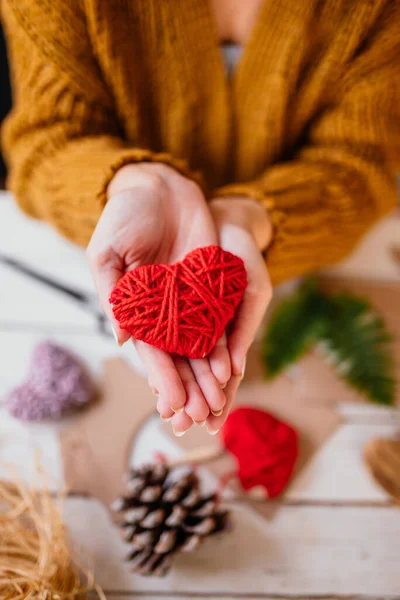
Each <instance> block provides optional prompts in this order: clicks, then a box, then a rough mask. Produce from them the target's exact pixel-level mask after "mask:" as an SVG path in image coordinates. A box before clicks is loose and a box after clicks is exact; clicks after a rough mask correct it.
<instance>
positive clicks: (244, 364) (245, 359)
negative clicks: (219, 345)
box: [240, 356, 247, 379]
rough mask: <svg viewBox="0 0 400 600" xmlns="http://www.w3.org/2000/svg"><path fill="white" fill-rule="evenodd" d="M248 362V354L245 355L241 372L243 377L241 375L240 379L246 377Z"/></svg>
mask: <svg viewBox="0 0 400 600" xmlns="http://www.w3.org/2000/svg"><path fill="white" fill-rule="evenodd" d="M246 363H247V356H245V357H244V361H243V367H242V374H241V377H240V379H243V377H244V374H245V372H246Z"/></svg>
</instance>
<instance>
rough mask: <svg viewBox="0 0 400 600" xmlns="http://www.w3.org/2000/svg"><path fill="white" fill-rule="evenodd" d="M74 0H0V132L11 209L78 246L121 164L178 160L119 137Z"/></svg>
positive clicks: (183, 168) (108, 95)
mask: <svg viewBox="0 0 400 600" xmlns="http://www.w3.org/2000/svg"><path fill="white" fill-rule="evenodd" d="M80 4H81V3H80V2H78V0H57V2H41V3H38V2H35V1H33V2H32V1H31V0H29V1H26V0H2V4H1V16H2V20H3V22H4V25H5V30H6V37H7V42H8V51H9V55H10V62H11V75H12V88H13V109H12V111H11V114H10V116H9V117H8V119H7V120H6V123H5V125H4V128H3V131H2V143H3V149H4V153H5V156H6V160H7V163H8V166H9V179H8V185H9V187H10V189H11V191H12V192H13V194H14V196H15V198H16V201H17V202H18V204H19V205H20V207H21V208H22V209H23V210H24V212H26V213H27V214H29V215H30V216H33V217H35V218H38V219H43V220H45V221H47V222H49V223H51V224H52V225H53V226H55V227H56V229H57V230H58V231H59V232H60V233H61V234H63V235H64V236H65V237H67V238H69V239H70V240H71V241H73V242H75V243H77V244H80V245H83V246H84V245H86V244H87V243H88V241H89V240H90V237H91V235H92V232H93V230H94V228H95V226H96V223H97V221H98V219H99V217H100V214H101V212H102V209H103V207H104V204H105V202H106V190H107V187H108V184H109V182H110V181H111V179H112V177H113V175H114V174H115V173H116V171H117V170H118V169H119V168H121V167H122V166H124V165H126V164H129V163H133V162H139V161H140V162H141V161H156V162H164V163H166V164H169V165H171V166H173V167H174V168H176V169H177V170H179V171H180V172H182V173H184V174H185V175H187V176H191V177H193V178H195V175H193V174H191V173H189V171H188V169H187V167H186V164H185V163H184V162H183V161H181V160H179V159H174V158H173V157H172V156H170V155H168V154H165V153H162V154H161V153H152V152H151V151H150V150H148V149H146V148H138V147H132V145H130V144H128V143H127V142H126V141H124V139H123V137H122V134H121V128H120V123H119V122H118V118H117V111H116V108H115V106H114V102H113V98H112V95H111V93H110V91H109V89H108V87H107V85H106V84H105V82H104V81H103V78H102V76H101V73H100V70H99V67H98V64H97V62H96V60H95V57H94V55H93V51H92V48H91V44H90V39H89V36H88V32H87V24H86V20H85V14H84V12H83V10H81V9H80Z"/></svg>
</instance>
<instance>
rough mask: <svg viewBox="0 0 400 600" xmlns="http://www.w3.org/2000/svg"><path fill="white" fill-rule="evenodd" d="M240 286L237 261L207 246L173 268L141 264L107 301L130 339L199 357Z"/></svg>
mask: <svg viewBox="0 0 400 600" xmlns="http://www.w3.org/2000/svg"><path fill="white" fill-rule="evenodd" d="M246 285H247V276H246V270H245V268H244V264H243V261H242V259H241V258H239V257H237V256H235V255H234V254H231V253H230V252H226V251H225V250H223V249H222V248H220V247H219V246H207V247H205V248H198V249H197V250H193V252H190V253H189V254H188V255H187V256H185V258H184V259H183V260H182V261H181V262H178V263H176V264H174V265H143V266H140V267H137V268H136V269H134V270H133V271H129V272H128V273H125V275H124V276H123V277H122V278H121V279H120V280H119V281H118V283H117V285H116V286H115V288H114V290H113V292H112V294H111V297H110V302H111V304H112V306H113V312H114V315H115V318H116V319H117V320H118V322H119V324H120V327H121V328H122V329H124V330H125V331H128V332H129V333H130V334H131V335H132V336H133V337H134V338H135V339H137V340H142V341H143V342H147V343H148V344H151V345H152V346H156V347H157V348H160V349H161V350H164V351H165V352H169V353H171V354H178V355H180V356H186V357H188V358H203V357H204V356H207V355H208V354H209V353H210V352H211V350H212V349H213V348H214V346H215V344H216V343H217V341H218V340H219V338H220V337H221V335H222V334H223V332H224V330H225V328H226V326H227V324H228V323H229V321H230V320H231V319H232V317H233V316H234V313H235V310H236V308H237V306H238V304H239V303H240V301H241V299H242V297H243V293H244V290H245V288H246Z"/></svg>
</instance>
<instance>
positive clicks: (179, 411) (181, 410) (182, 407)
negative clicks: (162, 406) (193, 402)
mask: <svg viewBox="0 0 400 600" xmlns="http://www.w3.org/2000/svg"><path fill="white" fill-rule="evenodd" d="M184 409H185V407H184V406H181V407H180V408H177V409H176V410H175V408H172V406H171V410H172V411H173V412H174V413H175V414H176V415H180V414H181V413H183V411H184Z"/></svg>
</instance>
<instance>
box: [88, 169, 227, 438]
mask: <svg viewBox="0 0 400 600" xmlns="http://www.w3.org/2000/svg"><path fill="white" fill-rule="evenodd" d="M108 196H109V200H108V202H107V204H106V206H105V208H104V211H103V213H102V216H101V218H100V220H99V222H98V224H97V227H96V230H95V232H94V234H93V236H92V239H91V241H90V244H89V246H88V250H87V256H88V260H89V265H90V268H91V272H92V275H93V278H94V281H95V285H96V288H97V292H98V295H99V298H100V302H101V305H102V307H103V310H104V312H105V313H106V315H107V316H108V318H109V319H110V321H111V322H112V324H113V327H114V330H115V333H116V337H117V340H118V343H119V344H123V343H124V342H126V341H127V340H128V339H129V334H127V333H126V332H124V331H122V330H121V329H120V328H119V327H118V323H117V321H116V320H115V318H114V315H113V312H112V308H111V306H110V304H109V300H108V299H109V297H110V294H111V291H112V289H113V288H114V286H115V284H116V283H117V281H118V280H119V279H120V277H121V276H122V275H123V274H124V273H125V271H129V270H132V269H134V268H135V267H137V266H139V265H143V264H150V263H175V262H176V261H178V260H181V259H182V258H183V257H184V256H185V255H186V254H187V253H188V252H190V251H191V250H193V249H194V248H198V247H201V246H208V245H210V244H216V243H218V236H217V231H216V228H215V224H214V222H213V219H212V217H211V213H210V210H209V208H208V205H207V203H206V201H205V199H204V196H203V194H202V192H201V190H200V188H199V187H198V186H197V185H196V184H195V183H193V182H192V181H190V180H189V179H187V178H185V177H183V176H182V175H180V174H179V173H177V172H176V171H174V170H173V169H172V168H170V167H168V166H166V165H162V164H157V163H154V164H153V163H142V164H137V165H129V166H126V167H123V168H122V169H121V170H120V171H118V173H117V174H116V176H115V177H114V179H113V180H112V182H111V184H110V186H109V189H108ZM135 345H136V348H137V350H138V353H139V355H140V357H141V358H142V360H143V362H144V364H145V367H146V369H147V372H148V377H149V384H150V386H151V387H152V389H153V391H154V392H155V394H156V395H158V402H157V409H158V411H159V413H160V416H161V417H162V418H163V419H166V420H172V426H173V428H174V431H175V433H176V434H177V435H179V434H182V432H185V431H186V430H187V429H188V428H189V427H190V426H191V425H192V423H193V421H195V422H198V423H203V422H205V420H206V419H207V418H208V417H209V415H210V413H213V414H217V415H218V413H219V412H220V411H222V409H223V408H224V406H225V403H226V398H225V394H224V392H223V390H222V388H223V387H224V386H225V385H226V383H227V381H228V380H229V379H230V377H231V365H230V357H229V353H228V350H227V347H226V339H225V337H223V338H222V339H221V340H220V342H219V344H218V345H217V346H216V347H215V349H214V350H213V352H212V353H211V354H210V356H209V357H208V358H205V359H198V360H186V359H183V358H174V357H171V356H170V355H169V354H167V353H165V352H162V351H161V350H158V349H157V348H153V347H152V346H149V345H148V344H145V343H144V342H138V341H137V342H135Z"/></svg>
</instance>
